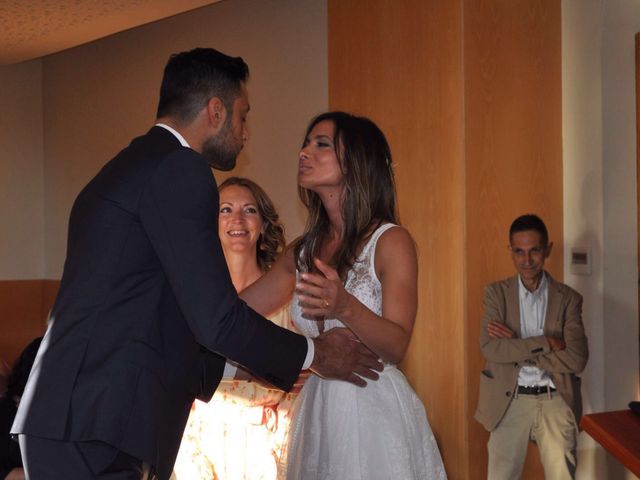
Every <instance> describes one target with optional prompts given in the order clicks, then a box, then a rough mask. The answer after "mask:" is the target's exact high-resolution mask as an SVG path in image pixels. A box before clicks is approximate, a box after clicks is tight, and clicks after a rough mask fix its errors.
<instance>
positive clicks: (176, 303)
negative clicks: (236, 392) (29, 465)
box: [14, 127, 307, 478]
mask: <svg viewBox="0 0 640 480" xmlns="http://www.w3.org/2000/svg"><path fill="white" fill-rule="evenodd" d="M217 223H218V191H217V188H216V184H215V180H214V178H213V175H212V174H211V171H210V169H209V166H208V165H207V163H206V161H205V160H204V158H203V157H202V156H201V155H199V154H197V153H196V152H194V151H193V150H191V149H189V148H185V147H182V146H181V145H180V143H179V142H178V140H177V139H176V138H175V137H174V136H173V135H172V134H171V133H170V132H168V131H167V130H165V129H163V128H161V127H154V128H152V129H151V130H150V131H149V132H148V133H147V134H146V135H144V136H142V137H139V138H137V139H135V140H134V141H133V142H132V143H131V145H130V146H129V147H127V148H125V149H124V150H123V151H122V152H120V153H119V154H118V155H117V156H116V157H115V158H114V159H113V160H111V161H110V162H109V163H108V164H107V165H106V166H105V167H104V168H103V169H102V170H101V171H100V172H99V173H98V175H97V176H96V177H95V178H93V180H91V181H90V182H89V184H88V185H87V186H86V187H85V188H84V189H83V190H82V192H81V193H80V194H79V196H78V198H77V199H76V201H75V203H74V206H73V209H72V212H71V218H70V223H69V238H68V250H67V258H66V261H65V266H64V273H63V276H62V281H61V285H60V291H59V293H58V296H57V299H56V302H55V304H54V306H53V309H52V314H51V317H52V324H51V326H50V328H49V331H48V333H47V337H48V338H45V341H44V342H43V348H42V349H41V353H40V358H38V360H37V362H36V363H37V364H39V365H38V368H37V369H36V368H35V367H34V371H36V372H35V373H33V374H32V378H30V380H29V382H30V383H33V385H32V389H33V395H32V396H31V397H30V398H24V399H23V403H22V404H21V406H20V407H21V409H24V412H23V413H24V415H19V417H20V416H23V417H24V419H23V420H22V421H17V422H16V425H14V431H17V432H20V433H26V434H30V435H34V436H41V437H45V438H52V439H62V440H70V441H86V440H98V441H102V442H106V443H107V444H109V445H112V446H114V447H116V448H117V449H119V450H122V451H124V452H126V453H129V454H131V455H133V456H135V457H137V458H140V459H142V460H145V461H147V462H149V463H151V464H153V465H156V466H157V468H158V470H159V474H160V478H167V477H168V476H169V474H170V472H171V468H172V467H173V463H174V461H175V457H176V454H177V450H178V447H179V444H180V440H181V436H182V432H183V430H184V426H185V423H186V420H187V417H188V413H189V408H190V406H191V403H192V401H193V399H194V398H195V397H197V398H200V399H204V400H208V399H210V397H211V396H212V395H213V392H214V390H215V388H216V387H217V384H218V383H219V381H220V378H221V376H222V371H223V366H224V358H223V357H228V358H230V359H233V360H235V361H236V362H238V363H240V364H242V365H244V366H246V367H247V368H248V369H250V370H251V371H253V372H254V373H256V374H257V375H258V376H260V377H262V378H264V379H265V380H267V381H268V382H270V383H272V384H274V385H276V386H278V387H280V388H282V389H289V388H290V387H291V385H292V384H293V382H294V380H295V379H296V378H297V376H298V373H299V371H300V368H301V366H302V363H303V360H304V357H305V355H306V351H307V344H306V340H305V339H304V337H301V336H299V335H296V334H294V333H292V332H290V331H287V330H285V329H283V328H280V327H278V326H276V325H275V324H273V323H272V322H269V321H267V320H264V319H263V318H262V317H260V316H259V315H258V314H257V313H255V312H254V311H253V310H251V309H250V308H249V307H247V305H246V304H245V303H244V302H243V301H241V300H240V299H239V298H238V296H237V294H236V291H235V289H234V287H233V285H232V283H231V279H230V276H229V272H228V270H227V266H226V263H225V258H224V255H223V252H222V248H221V245H220V242H219V239H218V234H217V232H218V230H217ZM205 349H206V350H205ZM207 351H208V352H216V353H217V354H219V355H211V354H208V353H206V352H207ZM25 397H28V396H27V395H25Z"/></svg>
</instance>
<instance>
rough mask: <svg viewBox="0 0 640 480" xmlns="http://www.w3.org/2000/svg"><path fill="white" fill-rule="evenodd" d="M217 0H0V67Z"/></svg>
mask: <svg viewBox="0 0 640 480" xmlns="http://www.w3.org/2000/svg"><path fill="white" fill-rule="evenodd" d="M217 1H220V0H0V65H10V64H12V63H19V62H23V61H26V60H31V59H34V58H38V57H42V56H44V55H48V54H50V53H55V52H59V51H61V50H64V49H67V48H71V47H75V46H77V45H81V44H83V43H87V42H90V41H92V40H96V39H98V38H102V37H106V36H108V35H111V34H114V33H117V32H121V31H123V30H128V29H130V28H134V27H137V26H139V25H143V24H145V23H150V22H155V21H156V20H160V19H163V18H167V17H170V16H172V15H177V14H179V13H183V12H186V11H189V10H193V9H195V8H199V7H202V6H204V5H209V4H212V3H216V2H217Z"/></svg>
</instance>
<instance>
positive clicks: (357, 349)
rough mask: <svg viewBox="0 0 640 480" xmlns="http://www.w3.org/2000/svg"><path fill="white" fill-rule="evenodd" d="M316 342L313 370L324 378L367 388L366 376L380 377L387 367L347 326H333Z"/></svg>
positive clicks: (317, 338) (374, 378)
mask: <svg viewBox="0 0 640 480" xmlns="http://www.w3.org/2000/svg"><path fill="white" fill-rule="evenodd" d="M313 343H314V346H315V355H314V358H313V363H312V364H311V370H312V371H313V372H314V373H315V374H317V375H319V376H321V377H324V378H333V379H337V380H345V381H347V382H351V383H353V384H355V385H358V386H360V387H364V386H366V385H367V382H366V381H365V378H368V379H370V380H377V379H378V373H377V372H381V371H382V369H383V368H384V366H383V365H382V362H380V359H379V358H378V357H377V356H376V354H374V353H373V352H372V351H371V350H369V349H368V348H367V347H366V346H365V345H363V344H362V343H361V342H360V341H359V340H358V339H357V338H356V337H355V336H354V335H353V333H352V332H351V331H350V330H348V329H346V328H333V329H331V330H329V331H327V332H325V333H323V334H322V335H320V336H319V337H316V338H314V339H313ZM363 377H364V378H363Z"/></svg>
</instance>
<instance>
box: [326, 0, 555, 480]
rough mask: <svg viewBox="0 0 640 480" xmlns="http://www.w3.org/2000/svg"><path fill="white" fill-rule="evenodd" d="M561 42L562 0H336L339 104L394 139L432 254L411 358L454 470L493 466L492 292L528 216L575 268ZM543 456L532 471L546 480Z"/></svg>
mask: <svg viewBox="0 0 640 480" xmlns="http://www.w3.org/2000/svg"><path fill="white" fill-rule="evenodd" d="M560 41H561V32H560V1H559V0H509V1H504V0H493V1H487V0H459V1H451V2H441V1H437V0H422V1H421V0H403V1H385V0H370V1H364V0H329V104H330V107H331V108H332V109H342V110H348V111H352V112H354V113H358V114H364V115H367V116H370V117H371V118H372V119H373V120H374V121H376V122H377V123H378V124H379V125H380V126H381V128H382V129H383V130H384V132H385V133H386V134H387V136H388V138H389V141H390V143H391V147H392V151H393V154H394V160H395V164H396V166H395V171H396V177H397V185H398V195H399V201H400V213H401V218H402V221H403V224H404V225H405V226H407V227H408V228H409V230H410V231H411V232H412V234H413V235H414V237H415V239H416V242H417V244H418V249H419V252H420V260H419V261H420V298H419V302H420V308H419V313H418V319H417V324H416V328H415V332H414V337H413V341H412V344H411V347H410V351H409V353H408V356H407V359H406V360H405V362H404V364H403V369H404V371H405V372H406V374H407V376H408V378H409V380H410V382H411V383H412V385H413V386H414V387H415V388H416V391H417V392H418V394H419V395H420V397H421V398H422V400H423V401H424V403H425V405H426V407H427V412H428V415H429V419H430V421H431V424H432V427H433V429H434V431H435V433H436V436H437V438H438V441H439V444H440V447H441V449H442V453H443V457H444V459H445V466H446V468H447V472H448V474H449V478H452V479H458V478H460V479H462V478H485V477H486V441H487V437H488V435H487V433H486V432H485V431H484V430H483V428H482V427H481V426H480V425H479V424H478V423H477V422H475V420H473V413H474V411H475V407H476V402H477V394H478V378H479V372H480V369H481V365H482V363H483V358H482V356H481V353H480V349H479V346H478V336H479V328H480V319H481V315H482V292H483V289H484V286H485V285H486V284H487V283H489V282H491V281H494V280H497V279H500V278H502V277H505V276H508V275H511V274H513V273H514V272H513V266H512V265H511V261H510V257H509V252H508V250H507V245H508V236H507V230H508V227H509V225H510V223H511V221H512V220H513V219H514V218H515V217H516V216H518V215H520V214H522V213H527V212H534V213H538V214H540V215H541V216H542V218H543V219H544V220H545V222H546V223H547V226H548V228H549V231H550V235H551V238H552V240H553V241H554V242H555V247H554V251H553V255H552V258H551V259H550V261H549V263H548V265H547V266H548V269H549V270H550V272H551V273H552V275H554V276H555V277H556V278H558V279H562V266H563V261H562V256H563V251H562V244H563V234H562V222H563V219H562V131H561V125H562V122H561V120H562V119H561V107H562V106H561V56H560V55H561V50H560ZM530 451H531V452H533V453H534V454H535V453H536V452H535V449H530ZM530 456H531V455H530ZM533 457H534V458H533V459H532V460H529V463H528V464H527V466H526V471H527V473H526V474H525V478H542V473H541V470H540V466H539V462H537V458H536V457H537V455H533Z"/></svg>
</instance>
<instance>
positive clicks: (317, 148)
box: [298, 120, 344, 191]
mask: <svg viewBox="0 0 640 480" xmlns="http://www.w3.org/2000/svg"><path fill="white" fill-rule="evenodd" d="M334 132H335V126H334V124H333V122H332V121H331V120H323V121H322V122H319V123H318V124H317V125H315V126H314V127H313V128H312V129H311V131H310V132H309V135H308V136H307V138H305V140H304V144H303V145H302V150H300V155H299V157H298V185H300V186H301V187H303V188H307V189H309V190H313V191H318V190H319V189H322V188H323V187H341V186H342V184H343V178H344V175H343V173H342V169H341V168H340V161H339V160H338V153H337V151H336V144H335V139H334Z"/></svg>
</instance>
